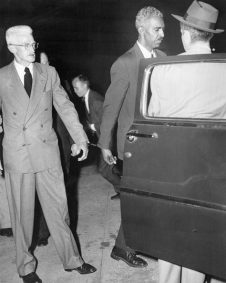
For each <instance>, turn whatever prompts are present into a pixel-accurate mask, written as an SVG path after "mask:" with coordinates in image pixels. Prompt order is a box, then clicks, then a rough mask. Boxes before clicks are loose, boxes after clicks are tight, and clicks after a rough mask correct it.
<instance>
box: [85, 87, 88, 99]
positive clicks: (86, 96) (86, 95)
mask: <svg viewBox="0 0 226 283" xmlns="http://www.w3.org/2000/svg"><path fill="white" fill-rule="evenodd" d="M88 97H89V89H88V90H87V92H86V94H85V95H84V98H85V99H88Z"/></svg>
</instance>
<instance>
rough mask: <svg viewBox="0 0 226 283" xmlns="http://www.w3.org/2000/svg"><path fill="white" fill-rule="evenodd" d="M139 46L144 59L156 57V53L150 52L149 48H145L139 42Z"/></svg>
mask: <svg viewBox="0 0 226 283" xmlns="http://www.w3.org/2000/svg"><path fill="white" fill-rule="evenodd" d="M137 45H138V46H139V48H140V51H141V52H142V54H143V56H144V58H146V59H147V58H152V57H156V54H155V51H154V50H152V51H149V50H148V49H147V48H145V47H144V46H143V45H141V44H140V42H139V41H137Z"/></svg>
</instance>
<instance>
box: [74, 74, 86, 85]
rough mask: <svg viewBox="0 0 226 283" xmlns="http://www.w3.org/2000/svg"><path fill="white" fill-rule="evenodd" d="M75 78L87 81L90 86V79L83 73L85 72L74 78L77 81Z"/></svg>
mask: <svg viewBox="0 0 226 283" xmlns="http://www.w3.org/2000/svg"><path fill="white" fill-rule="evenodd" d="M75 80H78V81H81V82H83V83H85V84H86V85H87V87H89V86H90V81H89V79H88V78H87V77H86V76H85V75H83V74H80V75H78V76H76V77H75V78H74V79H73V81H75ZM73 81H72V82H73Z"/></svg>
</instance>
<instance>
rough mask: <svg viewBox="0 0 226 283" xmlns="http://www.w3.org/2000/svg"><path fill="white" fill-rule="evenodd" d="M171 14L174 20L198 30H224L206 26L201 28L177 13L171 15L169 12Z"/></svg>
mask: <svg viewBox="0 0 226 283" xmlns="http://www.w3.org/2000/svg"><path fill="white" fill-rule="evenodd" d="M171 16H173V17H174V18H175V19H176V20H178V21H179V22H181V23H184V24H186V25H188V26H190V27H193V28H196V29H199V30H203V31H207V32H212V33H221V32H224V29H208V28H203V27H200V26H198V25H196V24H193V23H190V22H188V21H185V20H184V18H183V17H181V16H178V15H173V14H171Z"/></svg>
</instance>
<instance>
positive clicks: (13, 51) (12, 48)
mask: <svg viewBox="0 0 226 283" xmlns="http://www.w3.org/2000/svg"><path fill="white" fill-rule="evenodd" d="M8 49H9V51H10V52H11V53H13V54H15V53H16V46H14V45H8Z"/></svg>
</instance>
